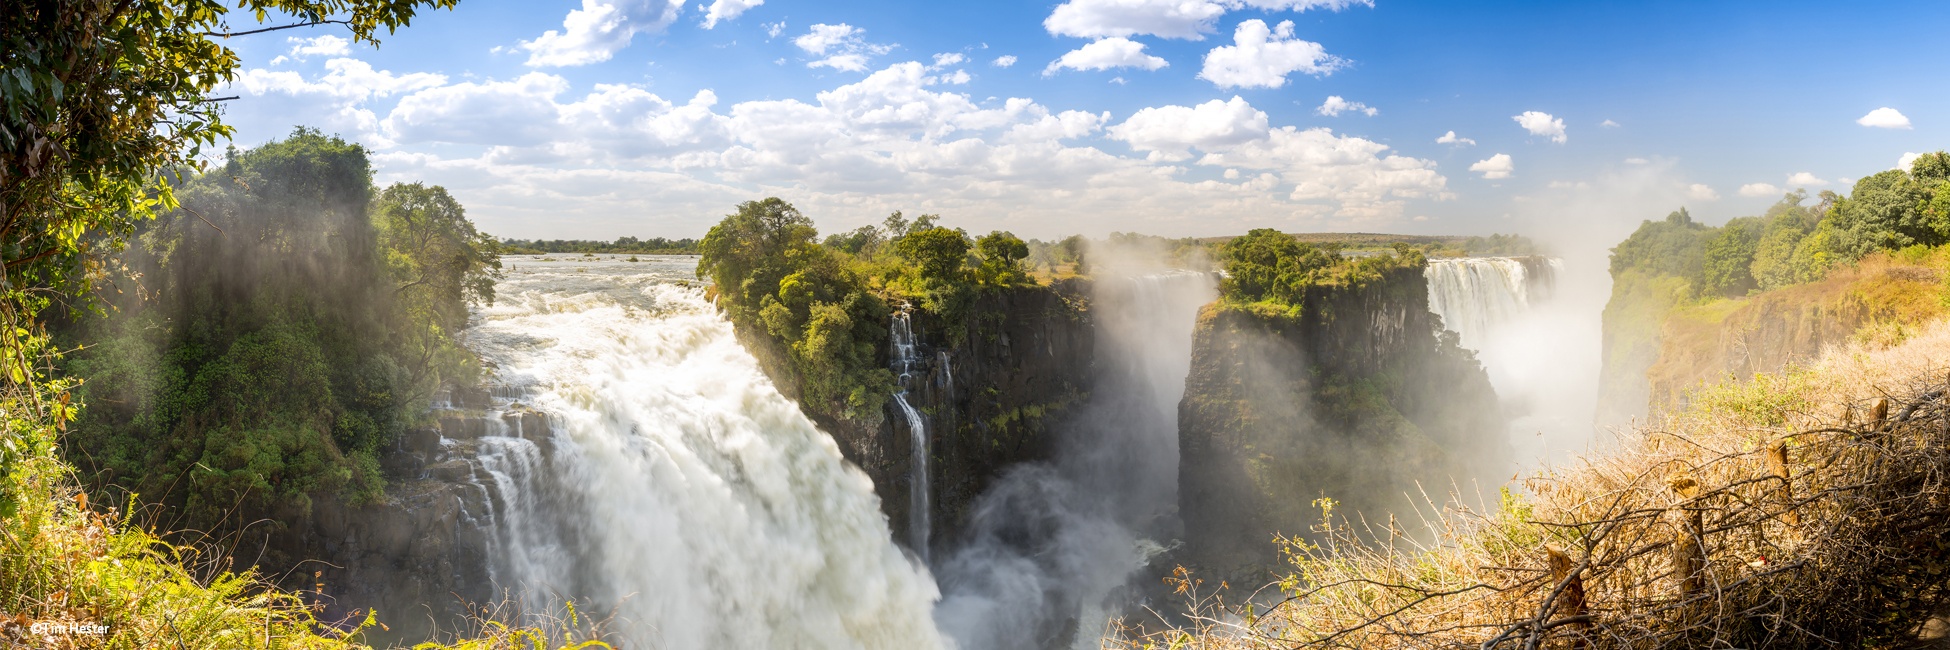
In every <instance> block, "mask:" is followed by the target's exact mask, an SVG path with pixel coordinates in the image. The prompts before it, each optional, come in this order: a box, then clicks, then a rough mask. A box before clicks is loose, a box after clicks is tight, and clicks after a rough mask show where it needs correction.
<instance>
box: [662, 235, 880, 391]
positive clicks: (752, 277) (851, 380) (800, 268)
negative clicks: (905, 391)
mask: <svg viewBox="0 0 1950 650" xmlns="http://www.w3.org/2000/svg"><path fill="white" fill-rule="evenodd" d="M896 216H898V215H896ZM816 235H817V231H815V230H814V229H813V226H812V220H811V219H808V218H806V217H805V216H804V215H802V214H800V213H799V211H798V209H796V208H794V207H792V205H791V204H789V203H786V202H785V201H783V200H780V199H778V198H768V199H764V200H762V201H747V202H745V203H743V204H740V205H739V206H738V212H736V213H734V214H732V215H730V216H727V217H725V218H724V220H723V221H720V222H719V223H718V225H716V226H713V227H712V228H711V231H710V233H709V234H706V235H705V236H704V241H703V242H702V243H701V244H700V245H699V249H700V250H701V251H702V257H700V258H699V259H698V265H697V274H698V277H701V278H707V279H710V280H711V282H712V283H713V285H714V286H715V288H716V291H717V295H718V304H719V305H720V306H722V307H723V308H724V309H725V312H726V314H727V315H728V316H730V317H731V319H732V321H733V322H735V323H740V324H745V325H754V326H757V327H759V328H761V329H762V331H763V332H765V334H766V335H767V336H769V337H770V338H771V339H773V340H774V341H775V342H776V343H777V344H779V345H780V346H781V347H782V348H783V350H784V351H785V352H786V353H787V356H788V358H789V360H790V362H791V364H792V366H793V369H794V370H795V371H796V375H797V376H798V377H800V378H801V379H802V384H801V386H800V392H801V395H800V396H799V397H800V399H802V400H805V401H807V402H810V403H815V404H821V405H823V406H825V407H827V409H828V410H830V411H831V412H837V413H843V414H845V415H846V416H847V417H849V418H854V419H862V420H865V419H871V418H873V417H877V415H878V414H879V413H880V410H881V407H882V406H883V405H884V404H885V401H886V399H887V396H888V395H890V394H892V392H893V386H894V377H893V373H892V371H890V370H888V369H887V368H886V367H885V366H884V364H881V363H878V358H879V357H877V356H876V353H877V351H879V350H880V349H882V348H884V347H885V344H886V340H887V330H886V325H885V324H886V322H887V319H888V318H889V316H890V310H889V308H888V306H887V303H886V301H885V300H883V299H882V298H881V297H880V296H878V295H876V294H874V293H872V292H870V291H869V290H868V276H867V273H866V270H865V267H866V265H865V264H864V263H863V262H862V261H860V260H859V259H857V258H855V257H853V256H851V255H848V254H846V253H843V252H841V251H836V250H833V249H830V248H826V247H823V246H820V245H818V244H815V243H813V238H814V237H815V236H816Z"/></svg>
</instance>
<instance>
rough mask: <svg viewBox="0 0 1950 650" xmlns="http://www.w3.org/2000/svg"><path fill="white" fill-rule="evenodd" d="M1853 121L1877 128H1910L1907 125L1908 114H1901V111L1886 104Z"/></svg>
mask: <svg viewBox="0 0 1950 650" xmlns="http://www.w3.org/2000/svg"><path fill="white" fill-rule="evenodd" d="M1855 123H1856V124H1860V125H1862V126H1867V127H1874V128H1878V129H1908V128H1912V127H1911V126H1910V125H1909V116H1907V115H1903V112H1902V111H1899V110H1896V109H1893V108H1890V107H1887V106H1884V107H1882V108H1878V109H1875V110H1873V111H1869V114H1868V115H1864V116H1862V117H1861V118H1860V119H1857V120H1855Z"/></svg>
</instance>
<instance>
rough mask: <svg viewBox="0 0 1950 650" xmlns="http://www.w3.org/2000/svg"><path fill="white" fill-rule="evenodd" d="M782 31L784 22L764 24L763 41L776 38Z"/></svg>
mask: <svg viewBox="0 0 1950 650" xmlns="http://www.w3.org/2000/svg"><path fill="white" fill-rule="evenodd" d="M784 31H785V21H783V20H781V21H779V22H776V23H765V40H768V41H769V40H772V39H775V38H778V37H779V33H780V32H784Z"/></svg>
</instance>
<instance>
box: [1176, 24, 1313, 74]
mask: <svg viewBox="0 0 1950 650" xmlns="http://www.w3.org/2000/svg"><path fill="white" fill-rule="evenodd" d="M1232 43H1233V44H1232V45H1222V46H1219V47H1215V48H1212V51H1210V52H1207V53H1205V67H1204V69H1202V70H1200V71H1199V73H1198V76H1199V78H1200V79H1204V80H1206V81H1210V82H1212V83H1213V84H1216V85H1217V86H1219V87H1220V88H1279V87H1281V86H1284V85H1286V76H1287V75H1288V74H1292V73H1295V72H1304V73H1307V74H1312V75H1325V74H1332V73H1333V72H1334V71H1335V70H1338V69H1340V68H1341V67H1342V66H1344V65H1346V62H1345V61H1343V60H1342V59H1341V58H1340V57H1337V56H1334V55H1331V54H1328V53H1327V49H1326V48H1324V47H1322V46H1321V45H1320V44H1319V43H1315V42H1312V41H1304V40H1300V39H1297V38H1294V37H1293V21H1291V20H1287V21H1281V22H1280V24H1279V26H1278V27H1275V28H1272V29H1268V28H1267V27H1266V21H1263V20H1259V19H1257V18H1255V19H1252V20H1248V21H1245V22H1242V23H1239V27H1238V28H1237V29H1235V30H1234V31H1233V33H1232Z"/></svg>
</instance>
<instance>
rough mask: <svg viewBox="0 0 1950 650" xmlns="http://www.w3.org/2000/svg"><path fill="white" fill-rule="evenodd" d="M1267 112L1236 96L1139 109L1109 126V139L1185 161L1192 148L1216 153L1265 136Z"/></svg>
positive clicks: (1160, 156) (1155, 154)
mask: <svg viewBox="0 0 1950 650" xmlns="http://www.w3.org/2000/svg"><path fill="white" fill-rule="evenodd" d="M1268 128H1270V127H1269V126H1268V125H1267V122H1266V113H1264V112H1261V111H1260V110H1259V109H1256V108H1253V107H1252V105H1251V104H1248V103H1246V100H1245V99H1243V98H1240V97H1238V96H1234V97H1233V98H1232V99H1231V100H1229V101H1223V102H1222V101H1219V100H1216V99H1214V100H1212V101H1209V102H1205V103H1203V104H1199V105H1197V106H1191V107H1186V106H1159V107H1154V108H1143V109H1139V110H1138V112H1136V113H1134V114H1132V115H1131V117H1130V118H1129V119H1126V120H1124V123H1123V124H1119V125H1117V126H1113V127H1110V138H1111V139H1112V140H1122V141H1124V142H1126V143H1129V144H1130V145H1131V148H1132V149H1136V150H1138V151H1145V152H1149V153H1150V154H1151V157H1152V158H1154V159H1161V160H1184V159H1186V158H1190V157H1191V151H1190V150H1191V149H1199V150H1203V151H1216V150H1223V149H1226V148H1229V147H1231V146H1233V145H1238V144H1243V143H1245V142H1247V141H1249V140H1255V139H1259V138H1264V137H1266V131H1267V129H1268Z"/></svg>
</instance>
